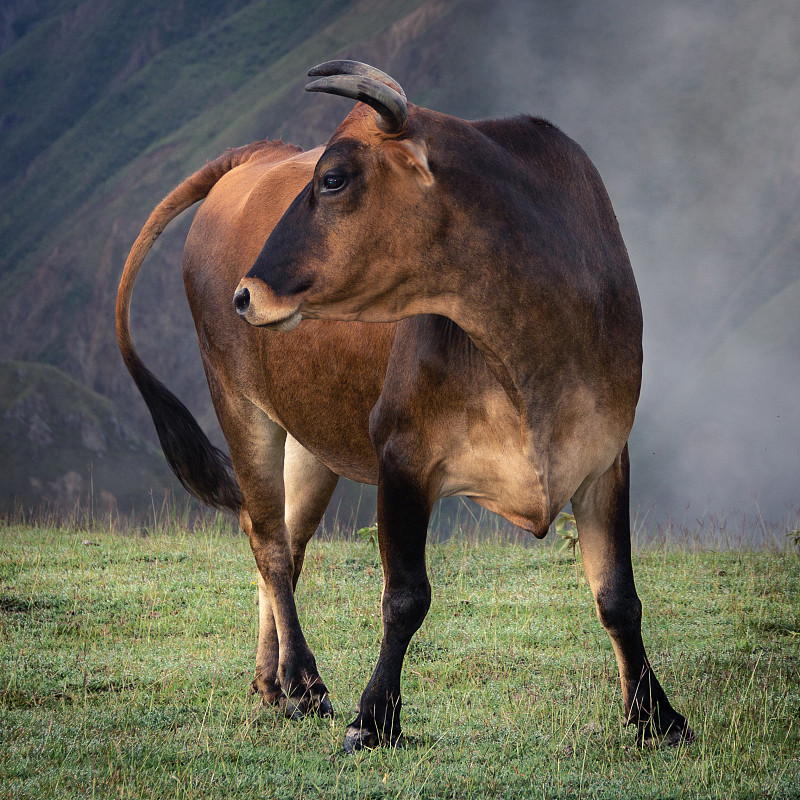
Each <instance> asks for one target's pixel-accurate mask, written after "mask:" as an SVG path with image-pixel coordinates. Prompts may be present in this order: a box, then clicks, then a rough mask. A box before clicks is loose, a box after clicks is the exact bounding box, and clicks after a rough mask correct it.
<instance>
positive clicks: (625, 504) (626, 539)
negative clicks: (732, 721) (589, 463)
mask: <svg viewBox="0 0 800 800" xmlns="http://www.w3.org/2000/svg"><path fill="white" fill-rule="evenodd" d="M628 492H629V465H628V448H627V445H626V447H625V449H624V450H623V452H622V453H621V455H620V456H619V457H618V458H617V460H616V461H615V462H614V464H612V466H611V468H610V469H609V470H608V472H606V473H605V475H603V476H602V477H601V478H599V479H598V480H597V481H596V482H594V483H593V484H591V485H589V486H586V487H582V488H581V490H580V491H579V492H578V494H577V495H576V496H575V497H573V498H572V506H573V509H574V511H575V519H576V522H577V524H578V538H579V542H580V548H581V558H582V560H583V566H584V568H585V570H586V575H587V577H588V579H589V585H590V586H591V589H592V593H593V595H594V598H595V604H596V606H597V615H598V617H599V618H600V622H601V623H602V625H603V627H604V628H605V629H606V631H607V632H608V635H609V636H610V637H611V643H612V645H613V646H614V653H615V655H616V658H617V665H618V666H619V673H620V680H621V682H622V697H623V700H624V703H625V714H626V718H627V721H628V722H629V723H630V724H634V725H636V726H637V729H638V740H639V742H640V743H642V744H656V743H660V744H678V743H680V742H690V741H692V740H693V739H694V733H693V732H692V729H691V728H690V727H689V725H688V723H687V722H686V720H685V719H684V717H683V716H682V715H681V714H679V713H678V712H677V711H675V709H674V708H672V706H671V705H670V702H669V700H668V699H667V695H666V693H665V692H664V690H663V689H662V688H661V684H660V683H659V682H658V679H657V678H656V676H655V673H654V672H653V668H652V667H651V666H650V661H649V660H648V658H647V653H646V652H645V649H644V643H643V642H642V604H641V602H640V600H639V596H638V595H637V593H636V585H635V584H634V580H633V566H632V564H631V539H630V517H629V500H628Z"/></svg>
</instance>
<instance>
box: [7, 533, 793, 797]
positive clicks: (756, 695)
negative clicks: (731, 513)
mask: <svg viewBox="0 0 800 800" xmlns="http://www.w3.org/2000/svg"><path fill="white" fill-rule="evenodd" d="M166 527H167V529H166V530H162V531H158V532H150V533H149V535H143V534H142V532H141V531H140V532H128V533H123V532H120V531H110V532H109V531H103V530H99V529H97V528H95V529H84V530H80V529H76V528H72V529H68V528H55V527H30V526H20V525H5V526H4V527H2V528H0V797H2V798H20V799H21V798H37V800H40V799H41V798H71V797H120V798H128V797H148V798H161V797H164V798H167V797H169V798H209V797H211V798H217V797H219V798H304V797H343V798H368V797H369V798H380V797H397V798H417V797H419V798H423V797H424V798H429V797H430V798H459V799H461V798H473V797H474V798H483V797H509V798H512V797H513V798H518V797H544V798H547V797H570V798H572V797H691V798H695V797H703V798H705V797H713V798H735V797H747V798H750V797H753V798H755V797H775V798H778V797H781V798H790V797H800V557H799V556H798V553H797V551H796V549H795V548H794V547H793V546H792V547H788V548H784V549H783V550H782V551H776V550H774V549H762V550H758V551H740V552H735V551H733V552H731V551H729V552H708V551H705V552H704V551H702V550H694V551H690V550H688V549H685V548H684V549H669V548H664V547H656V548H649V549H640V550H638V551H637V553H636V555H635V568H636V573H637V579H638V586H639V591H640V594H641V596H642V599H643V602H644V604H645V623H644V625H645V642H646V643H647V645H648V647H649V651H650V655H651V659H652V661H653V663H654V667H655V669H656V672H657V674H658V675H659V677H660V678H661V681H662V683H663V684H664V685H665V687H666V688H667V691H668V693H669V695H670V697H671V699H672V701H673V704H674V705H675V706H676V708H678V709H680V710H681V711H683V713H685V714H686V716H687V717H688V718H689V720H690V722H691V723H692V724H693V726H694V728H695V730H696V732H697V734H698V740H697V742H696V743H695V744H693V745H691V746H688V747H681V748H678V749H670V750H655V751H652V750H648V751H642V750H639V749H637V747H636V746H635V743H634V731H633V730H632V729H630V728H626V727H624V726H623V724H622V719H621V711H622V704H621V693H620V689H619V683H618V678H617V671H616V664H615V662H614V657H613V653H612V650H611V647H610V644H609V641H608V639H607V637H606V635H605V633H604V631H603V630H602V628H601V627H600V624H599V623H598V621H597V619H596V617H595V614H594V607H593V603H592V600H591V596H590V593H589V589H588V585H587V584H586V581H585V579H584V577H583V574H582V570H581V569H580V559H578V563H577V564H576V562H575V561H574V559H572V558H570V557H568V556H567V555H565V554H564V553H560V552H558V551H557V549H556V548H554V547H552V546H550V545H548V544H547V543H546V542H545V543H536V544H534V545H533V546H531V547H524V546H522V545H520V544H513V543H509V542H499V541H497V542H489V543H485V542H484V543H478V542H476V541H474V540H467V539H465V538H464V537H460V536H458V535H456V536H454V537H453V538H452V539H451V540H450V541H449V542H448V543H446V544H437V545H432V546H431V547H430V548H429V568H430V575H431V583H432V585H433V593H434V595H433V605H432V607H431V611H430V614H429V615H428V618H427V620H426V622H425V624H424V626H423V628H422V630H421V631H420V632H419V633H418V634H417V636H416V637H415V639H414V641H413V642H412V646H411V649H410V651H409V655H408V657H407V659H406V666H405V672H404V687H403V691H404V701H405V706H404V718H403V722H404V729H405V732H406V736H407V742H406V747H405V748H404V749H400V750H397V751H392V750H379V751H374V752H366V753H361V754H358V755H356V756H346V755H345V754H344V753H343V752H342V750H341V742H342V738H343V735H344V729H345V726H346V724H347V722H348V721H349V719H350V717H351V715H352V713H353V710H354V708H355V704H356V701H357V698H358V695H359V693H360V691H361V689H362V688H363V686H364V684H365V682H366V680H367V678H368V677H369V674H370V671H371V669H372V666H373V665H374V661H375V659H376V656H377V650H378V644H379V641H380V630H381V626H380V615H379V597H380V590H381V574H380V566H379V563H378V557H377V552H376V550H375V549H374V546H372V545H371V544H370V542H368V541H360V540H357V541H346V540H342V539H339V540H335V539H334V540H331V539H328V540H317V541H314V542H312V544H311V545H310V548H309V553H308V558H307V562H306V569H305V572H304V577H303V579H302V582H301V587H300V589H299V591H298V605H299V608H300V615H301V619H302V620H303V623H304V626H305V630H306V634H307V636H308V638H309V641H310V643H311V646H312V648H313V649H314V651H315V653H316V656H317V662H318V664H319V667H320V671H321V674H322V675H323V677H324V678H325V680H326V682H327V684H328V686H329V688H330V689H331V693H332V700H333V703H334V708H335V710H336V715H335V718H334V719H333V721H332V722H331V721H329V720H320V719H309V720H306V721H303V722H299V723H298V722H291V721H287V720H285V719H283V718H282V717H281V716H279V715H278V714H277V713H275V712H274V711H271V710H267V711H262V712H259V711H258V708H257V702H256V699H255V698H253V697H252V696H248V693H247V690H248V686H249V682H250V678H251V673H252V670H253V661H254V652H255V633H256V608H255V570H254V566H253V564H252V558H251V556H250V553H249V549H248V545H247V542H246V541H245V539H244V538H243V537H242V536H241V535H235V534H233V533H232V532H231V531H232V529H231V528H230V526H229V525H228V524H227V523H223V522H221V521H219V520H216V521H215V520H211V519H209V521H207V522H205V523H203V524H201V525H199V526H197V527H196V528H195V529H194V530H193V531H191V532H187V531H186V530H185V529H183V528H182V527H181V526H179V525H177V524H173V525H170V526H166Z"/></svg>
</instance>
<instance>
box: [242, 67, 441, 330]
mask: <svg viewBox="0 0 800 800" xmlns="http://www.w3.org/2000/svg"><path fill="white" fill-rule="evenodd" d="M309 75H310V76H312V77H316V78H317V80H315V81H314V82H312V83H311V84H309V85H308V86H307V87H306V89H307V90H309V91H315V92H329V93H332V94H337V95H342V96H346V97H350V98H353V99H356V100H359V101H361V102H360V103H359V104H358V105H356V106H355V108H354V109H353V111H352V112H351V113H350V114H349V115H348V117H347V118H346V119H345V121H344V122H343V123H342V124H341V125H340V126H339V128H338V130H337V131H336V133H335V134H334V136H333V137H332V138H331V140H330V142H329V143H328V146H327V148H326V149H325V151H324V152H323V154H322V156H321V157H320V159H319V161H318V162H317V165H316V168H315V171H314V177H313V178H312V180H311V181H310V182H309V183H308V185H307V186H306V187H305V188H304V189H303V191H301V192H300V194H299V195H298V196H297V197H296V198H295V200H294V202H293V203H292V204H291V206H290V207H289V208H288V210H287V211H286V213H285V214H284V215H283V217H282V218H281V220H280V222H279V223H278V225H277V226H276V227H275V229H274V231H273V232H272V234H271V236H270V237H269V239H268V240H267V242H266V244H265V245H264V247H263V249H262V251H261V253H260V254H259V256H258V259H257V260H256V262H255V264H254V265H253V267H252V269H251V270H250V271H249V272H248V274H247V275H246V276H245V278H243V280H242V281H241V283H240V284H239V286H238V288H237V290H236V293H235V296H234V305H235V308H236V311H237V312H238V313H239V315H240V316H242V317H243V318H244V319H245V320H247V322H249V323H251V324H253V325H259V326H265V327H269V328H271V329H276V330H291V329H292V328H294V327H295V326H296V325H297V324H299V322H300V321H301V320H302V319H303V318H324V319H336V320H354V319H360V320H365V321H373V322H375V321H390V320H395V319H398V318H400V317H401V316H407V315H409V314H410V313H417V311H416V306H415V303H416V302H417V301H418V299H419V297H420V293H422V295H426V296H430V295H431V293H435V292H436V291H437V287H436V285H435V283H436V278H435V276H436V274H437V273H436V264H437V261H438V260H439V259H440V258H441V253H440V248H441V242H442V240H443V238H445V237H443V231H444V229H446V228H448V227H449V226H450V225H452V222H453V221H452V219H451V218H450V217H451V215H450V213H449V212H448V210H447V204H446V203H445V204H443V203H442V202H441V199H440V198H438V195H440V194H441V190H440V187H439V186H438V185H437V180H436V177H435V170H434V169H433V168H432V165H431V163H429V139H430V135H429V134H430V131H431V130H432V128H431V120H434V122H433V127H434V128H435V127H436V119H438V118H441V117H443V116H444V115H437V114H435V112H430V111H426V110H424V109H420V108H417V107H415V106H413V105H411V104H409V103H408V102H407V100H406V97H405V93H404V92H403V90H402V88H401V87H400V86H399V85H398V84H397V83H396V82H395V81H394V80H393V79H392V78H390V77H389V76H388V75H386V74H385V73H383V72H380V71H379V70H376V69H374V68H372V67H369V66H367V65H365V64H360V63H359V62H353V61H334V62H327V63H325V64H322V65H320V66H319V67H316V68H315V69H313V70H311V71H310V72H309ZM375 112H377V114H376V113H375ZM423 275H424V277H423ZM431 276H434V277H433V278H432V277H431Z"/></svg>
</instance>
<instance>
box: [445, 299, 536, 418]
mask: <svg viewBox="0 0 800 800" xmlns="http://www.w3.org/2000/svg"><path fill="white" fill-rule="evenodd" d="M522 294H524V292H523V293H522ZM513 295H514V296H512V293H511V292H508V291H503V290H502V288H500V287H497V286H495V287H493V288H492V290H491V291H487V292H486V293H485V294H484V293H483V292H481V291H480V287H478V286H473V287H471V288H470V289H469V290H468V291H467V292H465V293H463V294H461V295H460V296H459V297H457V298H455V299H453V298H452V297H451V298H448V299H447V300H446V301H445V302H443V303H437V302H434V304H435V305H436V306H439V307H437V308H436V309H435V311H434V313H437V314H441V315H442V316H445V317H448V318H449V319H451V320H452V321H453V322H455V323H456V324H457V325H458V326H459V327H460V328H461V329H462V330H463V331H464V332H465V333H466V334H467V335H468V336H469V337H470V339H471V340H472V342H473V343H474V344H475V346H476V347H477V348H478V350H479V351H480V352H481V354H482V355H483V357H484V359H485V361H486V363H487V365H488V366H489V368H490V369H491V371H492V373H493V374H494V375H495V377H496V378H497V380H498V381H499V383H500V385H501V386H502V387H503V389H504V390H505V392H506V394H507V395H508V397H509V399H510V400H511V403H512V404H513V405H514V408H516V410H517V412H518V413H519V415H520V417H521V418H522V419H523V420H524V419H526V418H527V417H528V414H529V411H530V408H529V405H530V399H531V398H529V397H528V394H529V392H528V388H529V387H530V383H531V379H532V377H533V374H532V373H533V370H534V365H533V364H532V363H531V357H532V354H531V342H532V341H533V340H534V339H535V333H534V331H533V330H532V326H533V325H534V324H535V322H536V321H535V320H534V319H533V318H532V317H533V315H532V314H531V313H530V312H528V313H527V314H525V313H523V310H524V309H526V308H527V309H530V308H535V307H536V306H535V305H532V304H531V303H530V302H526V298H525V297H524V296H521V292H520V287H519V283H517V291H516V292H514V293H513ZM432 310H433V309H432Z"/></svg>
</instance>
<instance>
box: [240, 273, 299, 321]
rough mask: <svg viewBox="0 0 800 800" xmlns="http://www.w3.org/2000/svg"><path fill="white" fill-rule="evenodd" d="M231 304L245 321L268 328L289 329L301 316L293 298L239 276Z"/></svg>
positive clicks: (251, 279) (252, 279)
mask: <svg viewBox="0 0 800 800" xmlns="http://www.w3.org/2000/svg"><path fill="white" fill-rule="evenodd" d="M233 307H234V308H235V309H236V313H237V314H238V315H239V316H240V317H241V318H242V319H243V320H245V322H249V323H250V324H251V325H256V326H258V327H260V328H268V329H269V330H272V331H290V330H292V329H293V328H296V327H297V326H298V325H299V324H300V323H301V321H302V319H303V315H302V314H301V313H300V310H299V309H300V303H299V302H298V300H297V298H296V297H295V298H289V297H280V296H278V295H276V294H275V292H273V291H272V289H270V288H269V286H267V284H266V283H264V281H261V280H259V279H258V278H242V280H241V281H240V283H239V285H238V286H237V287H236V292H235V293H234V295H233Z"/></svg>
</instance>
